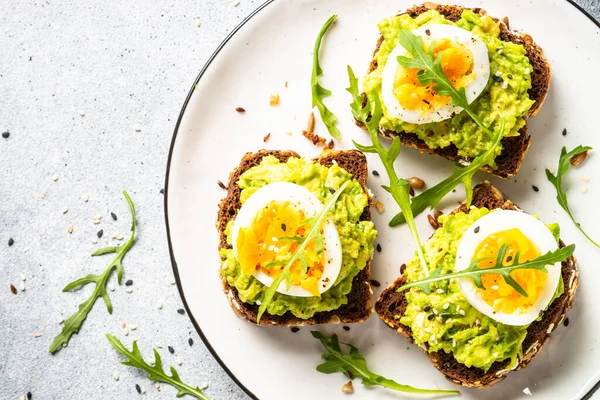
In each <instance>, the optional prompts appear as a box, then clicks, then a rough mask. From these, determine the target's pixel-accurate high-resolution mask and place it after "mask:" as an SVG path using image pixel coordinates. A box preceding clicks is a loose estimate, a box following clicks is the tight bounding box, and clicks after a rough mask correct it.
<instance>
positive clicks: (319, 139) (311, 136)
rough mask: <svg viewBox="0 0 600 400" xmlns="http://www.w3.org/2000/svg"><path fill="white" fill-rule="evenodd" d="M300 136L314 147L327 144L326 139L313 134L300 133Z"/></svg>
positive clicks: (307, 132)
mask: <svg viewBox="0 0 600 400" xmlns="http://www.w3.org/2000/svg"><path fill="white" fill-rule="evenodd" d="M302 136H304V137H305V138H307V139H308V140H310V141H311V142H312V144H314V145H315V146H318V145H325V143H326V142H327V139H325V138H322V137H321V136H319V135H317V134H316V133H314V132H309V131H302Z"/></svg>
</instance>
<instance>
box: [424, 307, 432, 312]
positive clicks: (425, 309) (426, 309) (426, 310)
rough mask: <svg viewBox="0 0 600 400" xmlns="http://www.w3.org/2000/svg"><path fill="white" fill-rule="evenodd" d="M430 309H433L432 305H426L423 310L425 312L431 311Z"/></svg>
mask: <svg viewBox="0 0 600 400" xmlns="http://www.w3.org/2000/svg"><path fill="white" fill-rule="evenodd" d="M429 310H431V306H425V308H423V311H425V312H429Z"/></svg>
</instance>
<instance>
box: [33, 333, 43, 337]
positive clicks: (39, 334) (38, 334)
mask: <svg viewBox="0 0 600 400" xmlns="http://www.w3.org/2000/svg"><path fill="white" fill-rule="evenodd" d="M40 336H42V334H41V333H34V334H33V337H40Z"/></svg>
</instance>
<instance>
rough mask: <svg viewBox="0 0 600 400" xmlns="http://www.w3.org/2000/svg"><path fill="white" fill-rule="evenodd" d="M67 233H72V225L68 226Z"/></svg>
mask: <svg viewBox="0 0 600 400" xmlns="http://www.w3.org/2000/svg"><path fill="white" fill-rule="evenodd" d="M67 232H69V233H73V225H69V226H68V227H67Z"/></svg>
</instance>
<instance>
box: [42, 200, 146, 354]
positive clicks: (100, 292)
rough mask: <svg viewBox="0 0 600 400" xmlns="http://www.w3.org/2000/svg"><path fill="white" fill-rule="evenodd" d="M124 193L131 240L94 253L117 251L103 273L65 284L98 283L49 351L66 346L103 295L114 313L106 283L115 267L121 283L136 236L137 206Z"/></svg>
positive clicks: (108, 307)
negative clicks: (129, 221)
mask: <svg viewBox="0 0 600 400" xmlns="http://www.w3.org/2000/svg"><path fill="white" fill-rule="evenodd" d="M123 195H124V196H125V199H126V200H127V203H128V204H129V209H130V210H131V236H130V237H129V240H127V242H126V243H125V244H124V245H123V246H121V247H119V246H116V247H105V248H102V249H99V250H97V251H95V252H94V253H92V257H96V256H101V255H103V254H109V253H117V255H116V256H115V258H114V259H113V260H112V261H111V262H110V264H109V265H108V267H107V268H106V270H105V271H104V272H103V273H102V275H94V274H89V275H88V276H86V277H83V278H80V279H77V280H76V281H73V282H71V283H69V284H68V285H67V286H65V288H64V289H63V292H70V291H72V290H74V289H77V288H80V287H82V286H85V285H87V284H89V283H94V284H95V285H96V287H95V288H94V292H93V293H92V295H91V296H90V298H89V299H87V300H86V301H84V302H83V303H81V304H80V305H79V309H78V310H77V311H76V312H75V314H73V315H71V316H70V317H69V318H67V320H66V321H65V322H64V325H63V328H62V331H61V332H60V333H59V334H58V335H57V336H56V337H55V338H54V341H53V342H52V344H51V345H50V348H49V351H50V353H52V354H54V353H56V352H57V351H59V350H60V349H62V348H63V347H66V346H67V343H68V342H69V339H70V338H71V336H73V334H75V333H78V332H79V329H80V328H81V325H82V324H83V321H85V319H86V318H87V316H88V314H89V312H90V311H91V310H92V308H93V307H94V304H95V303H96V300H97V299H98V298H99V297H102V299H103V300H104V303H105V304H106V308H107V309H108V313H109V314H112V303H111V302H110V298H109V297H108V292H107V291H106V284H107V282H108V278H109V277H110V275H111V274H112V272H113V271H114V270H115V269H116V271H117V281H118V282H119V285H120V284H121V280H122V279H123V264H122V262H123V258H124V257H125V254H127V252H128V251H129V249H130V248H131V246H132V245H133V241H134V237H135V226H136V225H135V207H134V205H133V202H132V201H131V198H130V197H129V195H128V194H127V192H125V191H123Z"/></svg>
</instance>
